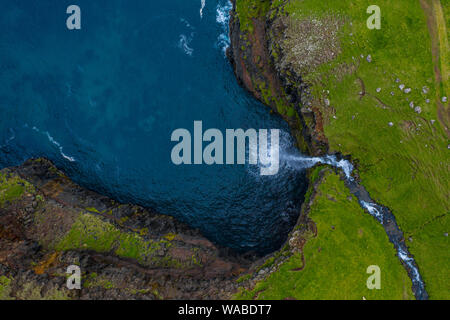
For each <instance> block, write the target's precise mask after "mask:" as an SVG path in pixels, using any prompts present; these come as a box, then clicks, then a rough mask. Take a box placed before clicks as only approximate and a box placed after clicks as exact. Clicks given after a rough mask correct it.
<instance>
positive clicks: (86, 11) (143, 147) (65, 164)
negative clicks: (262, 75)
mask: <svg viewBox="0 0 450 320" xmlns="http://www.w3.org/2000/svg"><path fill="white" fill-rule="evenodd" d="M1 2H2V5H3V10H2V11H1V12H0V27H1V28H2V30H8V32H2V33H1V34H0V83H2V86H1V87H0V114H1V117H0V166H1V167H5V166H12V165H18V164H20V163H21V162H23V161H24V160H26V159H28V158H30V157H40V156H43V157H47V158H49V159H50V160H51V161H53V162H54V163H55V164H56V165H57V166H58V167H59V168H60V169H62V170H64V171H65V172H66V173H67V174H68V175H69V176H70V177H71V178H72V179H73V180H74V181H76V182H78V183H80V184H81V185H82V186H85V187H87V188H90V189H93V190H95V191H98V192H100V193H104V194H107V195H109V196H111V197H113V198H115V199H117V200H119V201H122V202H131V203H136V204H140V205H143V206H147V207H151V208H154V209H156V210H157V211H159V212H161V213H163V214H168V215H172V216H175V217H177V218H179V219H180V220H182V221H185V222H187V223H188V224H189V225H190V226H192V227H195V228H199V229H200V230H201V231H202V232H203V234H204V235H205V236H207V237H208V238H210V239H211V240H213V241H215V242H217V243H219V244H221V245H223V246H226V247H230V248H233V249H235V250H237V251H242V252H244V251H257V252H259V253H267V252H270V251H273V250H275V249H277V248H278V247H279V246H280V245H281V244H282V243H283V242H284V241H285V239H286V236H287V233H288V232H289V231H290V230H291V229H292V227H293V225H294V224H295V222H296V220H297V217H298V213H299V210H300V206H301V203H302V199H303V195H304V192H305V188H306V177H305V171H304V168H305V167H308V166H310V163H305V164H304V165H300V166H298V165H296V166H292V165H290V164H289V163H288V162H289V159H287V158H286V157H283V155H284V154H286V155H287V154H288V155H290V156H294V157H300V156H301V155H300V154H299V153H298V151H296V148H295V147H294V140H293V138H292V137H291V136H290V135H289V133H288V132H289V128H288V126H287V125H286V123H285V122H284V121H283V120H282V119H281V118H279V117H277V116H274V115H271V114H269V109H268V108H267V107H265V106H263V105H262V104H260V103H259V102H257V101H255V99H253V98H252V97H251V96H249V94H248V93H247V92H245V90H243V89H242V88H240V87H239V85H238V84H237V81H236V79H235V77H234V75H233V72H232V69H231V66H230V65H229V62H228V61H227V59H226V57H225V54H224V50H225V48H226V46H227V45H228V38H227V34H228V30H227V22H228V20H227V19H228V13H227V11H229V10H230V9H231V5H230V3H229V2H228V1H227V0H217V1H206V2H202V1H200V0H199V1H183V0H177V1H171V2H167V1H162V0H156V1H144V0H137V1H133V2H132V3H130V2H127V1H123V0H108V1H106V0H99V1H88V0H80V1H78V3H77V4H78V5H79V6H80V8H81V12H82V29H81V30H79V31H69V30H67V28H66V24H65V20H66V17H67V15H66V13H65V12H66V8H67V6H68V5H70V4H71V3H69V2H67V1H57V0H42V1H39V2H38V1H27V2H24V1H21V2H11V1H1ZM203 5H204V6H203ZM195 120H201V121H203V125H204V127H205V128H218V129H220V130H222V132H224V131H225V129H237V128H242V129H244V130H245V129H248V128H255V129H272V128H276V129H280V130H281V141H280V148H281V150H280V152H281V156H280V161H281V163H280V171H279V173H278V174H277V175H275V176H261V175H259V169H258V167H256V166H251V165H245V166H242V165H233V166H226V165H214V166H207V165H199V166H194V165H192V166H175V165H174V164H173V163H172V161H171V158H170V154H171V149H172V147H173V146H174V144H175V143H173V142H171V141H170V136H171V133H172V132H173V131H174V130H175V129H177V128H186V129H188V130H192V129H193V122H194V121H195Z"/></svg>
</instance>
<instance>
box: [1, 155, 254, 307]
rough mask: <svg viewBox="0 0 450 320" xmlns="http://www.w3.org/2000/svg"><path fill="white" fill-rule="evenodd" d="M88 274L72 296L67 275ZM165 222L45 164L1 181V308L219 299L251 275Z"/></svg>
mask: <svg viewBox="0 0 450 320" xmlns="http://www.w3.org/2000/svg"><path fill="white" fill-rule="evenodd" d="M69 265H77V266H79V267H80V268H81V272H82V289H81V290H68V289H67V287H66V277H67V273H66V271H67V267H68V266H69ZM248 266H249V263H248V261H246V260H245V259H244V258H243V257H233V256H231V255H230V254H228V253H227V252H226V251H224V250H223V249H220V248H218V247H217V246H215V245H214V244H213V243H211V242H210V241H209V240H207V239H205V238H204V237H203V236H202V235H201V234H200V233H199V232H198V231H197V230H192V229H191V228H189V227H188V226H186V225H185V224H183V223H180V222H178V221H176V220H175V219H173V218H172V217H169V216H163V215H159V214H157V213H156V212H153V211H151V210H146V209H144V208H142V207H139V206H133V205H127V204H120V203H117V202H116V201H114V200H111V199H109V198H107V197H105V196H101V195H99V194H97V193H95V192H92V191H89V190H86V189H84V188H82V187H80V186H78V185H77V184H75V183H74V182H72V181H71V180H70V179H69V178H67V177H66V176H65V175H64V174H63V173H62V172H60V171H59V170H58V169H56V168H55V167H54V166H53V165H52V164H51V163H50V162H49V161H47V160H45V159H37V160H29V161H27V162H25V163H24V164H23V165H22V166H20V167H15V168H8V169H3V170H1V171H0V300H1V299H14V298H15V299H216V298H227V297H229V296H230V294H232V293H233V292H234V291H235V289H236V286H237V284H236V281H235V280H236V278H237V277H238V276H239V274H241V273H243V272H245V271H246V270H247V269H248Z"/></svg>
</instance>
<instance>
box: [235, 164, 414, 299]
mask: <svg viewBox="0 0 450 320" xmlns="http://www.w3.org/2000/svg"><path fill="white" fill-rule="evenodd" d="M349 196H350V194H349V192H348V190H347V188H346V187H345V186H344V184H343V182H342V181H341V180H340V179H339V177H338V176H337V175H336V174H333V173H331V172H329V173H327V175H326V177H325V179H324V182H323V183H322V184H321V185H320V188H319V192H318V193H317V194H316V196H315V199H314V204H313V206H312V207H311V212H310V217H311V218H312V219H313V220H314V221H315V223H316V225H317V230H318V235H317V237H316V238H314V239H312V240H309V241H308V242H307V243H306V245H305V247H304V254H305V260H306V265H305V268H304V269H303V270H302V271H291V270H292V269H295V268H299V267H300V266H302V260H301V257H300V255H299V254H295V255H293V256H292V257H291V258H290V259H289V260H288V261H287V262H286V263H284V264H283V266H282V267H281V268H280V269H279V270H278V271H277V272H275V273H273V274H272V275H271V276H269V277H268V279H266V280H265V281H262V282H260V283H258V284H257V285H256V287H255V288H254V289H253V290H251V291H246V290H243V291H241V293H240V294H238V295H237V297H236V298H241V299H251V298H253V297H255V296H257V297H258V298H259V299H284V298H288V297H289V298H296V299H362V298H363V297H365V298H366V299H411V298H413V295H412V292H411V281H410V279H409V278H408V276H407V274H406V272H405V270H404V269H403V267H402V265H401V264H400V262H399V260H398V259H397V257H396V256H395V249H394V247H393V245H392V244H391V243H390V242H389V241H388V239H387V237H386V234H385V232H384V230H383V228H382V226H381V225H379V224H378V223H377V222H376V221H375V219H374V218H372V217H371V216H370V215H368V214H367V213H364V211H363V210H362V209H361V207H360V206H359V205H358V202H357V200H356V198H354V197H352V198H351V200H349V199H348V197H349ZM331 197H333V198H334V200H330V199H331ZM332 226H334V229H332ZM319 250H320V251H319ZM370 265H378V266H379V267H380V268H381V290H369V289H367V287H366V280H367V278H368V277H369V275H368V274H366V269H367V267H368V266H370Z"/></svg>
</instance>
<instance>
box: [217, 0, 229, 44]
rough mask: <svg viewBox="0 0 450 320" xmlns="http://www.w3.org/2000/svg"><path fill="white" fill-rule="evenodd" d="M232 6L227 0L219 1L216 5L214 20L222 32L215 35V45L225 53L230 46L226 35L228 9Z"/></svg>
mask: <svg viewBox="0 0 450 320" xmlns="http://www.w3.org/2000/svg"><path fill="white" fill-rule="evenodd" d="M232 8H233V6H232V4H231V2H230V1H229V0H223V1H221V2H220V3H219V4H218V5H217V7H216V22H217V23H218V24H220V25H221V27H222V33H221V34H220V35H219V36H218V37H217V46H218V47H219V48H220V49H222V52H223V53H225V52H226V50H227V48H228V47H229V46H230V37H229V36H228V23H229V21H230V10H231V9H232Z"/></svg>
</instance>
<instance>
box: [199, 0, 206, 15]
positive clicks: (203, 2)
mask: <svg viewBox="0 0 450 320" xmlns="http://www.w3.org/2000/svg"><path fill="white" fill-rule="evenodd" d="M205 5H206V0H201V7H200V18H203V9H205Z"/></svg>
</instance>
